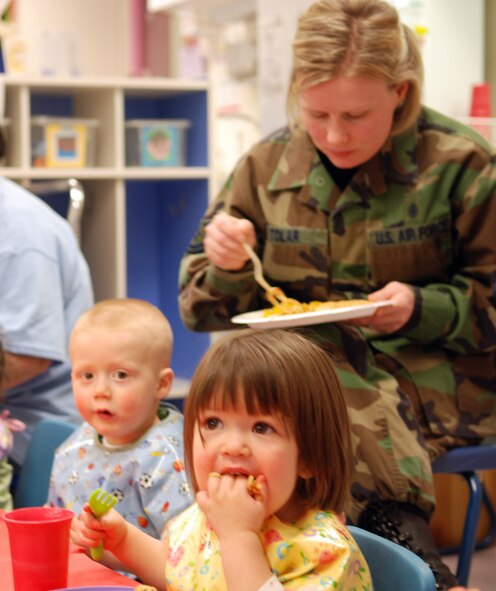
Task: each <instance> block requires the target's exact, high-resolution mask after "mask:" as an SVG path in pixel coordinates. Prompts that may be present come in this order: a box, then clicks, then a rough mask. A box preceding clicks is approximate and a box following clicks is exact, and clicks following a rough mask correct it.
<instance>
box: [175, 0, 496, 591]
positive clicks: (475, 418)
mask: <svg viewBox="0 0 496 591" xmlns="http://www.w3.org/2000/svg"><path fill="white" fill-rule="evenodd" d="M422 74H423V72H422V63H421V57H420V54H419V51H418V48H417V46H416V41H415V38H414V35H413V33H412V32H411V31H410V30H409V29H408V28H407V27H405V26H403V25H401V24H400V22H399V18H398V14H397V11H396V10H395V9H394V8H393V7H392V6H391V5H390V4H389V3H387V2H383V1H380V0H317V1H316V2H315V3H314V4H313V5H312V6H311V7H310V8H309V9H308V10H307V12H306V13H305V14H303V15H302V17H301V18H300V20H299V24H298V30H297V33H296V36H295V40H294V43H293V72H292V80H291V85H290V90H289V96H288V98H289V101H288V104H289V106H290V108H291V110H290V111H291V112H292V113H293V117H292V124H291V126H290V127H288V128H285V129H283V130H280V131H278V132H276V133H274V134H273V135H271V136H270V137H268V138H266V139H264V140H263V141H261V142H260V143H258V144H257V145H256V146H254V147H253V148H252V149H251V150H250V151H249V152H248V153H247V154H246V155H244V156H243V157H242V158H241V160H240V162H239V163H238V165H237V166H236V169H235V170H234V172H233V174H232V175H231V177H230V178H229V179H228V181H227V183H226V185H225V187H224V189H223V190H222V191H221V193H220V194H219V196H218V197H217V199H216V200H215V201H214V203H212V205H211V206H210V207H209V209H208V210H207V212H206V213H205V216H204V218H203V220H202V222H201V225H200V229H199V231H198V234H197V235H196V236H195V237H194V239H193V240H192V242H191V244H190V246H189V248H188V251H187V253H186V254H185V256H184V259H183V261H182V266H181V272H180V298H179V302H180V309H181V314H182V318H183V321H184V323H185V324H186V326H188V327H189V328H191V329H193V330H198V331H213V330H224V329H227V328H234V325H233V324H232V323H231V322H230V318H231V317H232V316H234V315H235V314H238V313H241V312H246V311H249V310H256V309H259V308H262V307H264V306H268V303H267V302H266V301H265V300H264V298H263V293H262V292H261V290H260V288H259V287H258V286H257V284H256V282H255V280H254V276H253V267H252V265H251V263H250V261H249V259H248V256H247V255H246V252H245V250H244V248H243V245H242V243H243V242H248V243H249V244H250V245H252V246H253V247H254V248H255V249H256V251H257V253H258V254H259V256H260V257H261V259H262V261H263V269H264V274H265V276H266V279H267V280H268V282H269V283H270V284H272V285H277V286H280V287H281V288H282V289H283V290H284V292H285V293H286V294H287V295H289V296H290V297H294V298H296V299H298V300H300V301H309V300H328V299H344V298H357V297H363V298H368V299H369V300H372V301H378V300H389V301H390V302H391V304H392V305H391V306H390V307H386V308H381V309H379V310H377V312H376V313H375V314H374V316H372V317H369V318H366V319H364V320H363V321H351V322H348V323H344V322H339V323H332V324H331V323H328V324H323V325H319V326H314V327H312V330H311V331H307V332H306V333H307V334H308V335H309V336H310V337H312V338H315V339H317V340H318V341H319V342H320V343H321V344H322V346H323V347H325V348H326V350H327V351H328V352H329V353H330V354H331V355H332V356H333V358H334V359H335V361H336V363H337V364H338V367H339V371H340V376H341V379H342V382H343V385H344V387H345V390H346V397H347V404H348V409H349V415H350V419H351V424H352V431H353V437H354V450H355V479H354V483H353V487H352V495H353V503H352V506H351V507H350V510H349V515H350V518H351V520H352V521H353V522H354V523H358V524H359V525H360V526H362V527H364V528H366V529H369V530H371V531H374V532H376V533H378V534H380V535H382V536H384V537H387V538H389V539H393V540H395V541H397V542H399V543H401V544H403V545H405V546H407V547H409V548H411V549H413V550H414V551H415V552H417V553H418V554H420V555H421V556H423V558H424V559H425V560H426V561H427V562H428V563H429V564H430V566H431V568H432V569H433V571H434V573H435V575H436V579H437V582H438V587H439V589H448V588H449V587H451V586H452V585H453V584H454V583H455V577H454V576H453V575H452V574H451V573H450V572H449V569H448V568H447V567H446V566H445V565H444V563H443V562H442V561H441V558H440V556H439V553H438V550H437V549H436V547H435V544H434V542H433V539H432V535H431V533H430V530H429V527H428V519H429V516H430V515H431V513H432V511H433V509H434V487H433V478H432V471H431V462H432V460H433V459H434V458H436V457H437V456H439V455H440V454H442V453H443V452H444V451H446V449H448V448H450V447H454V446H460V445H467V444H476V443H478V442H480V441H481V439H482V438H483V437H485V436H487V435H491V434H493V435H494V434H495V433H496V378H495V376H496V313H495V310H494V303H495V296H494V291H493V289H494V288H493V286H494V282H495V279H496V239H495V233H496V232H495V231H496V226H495V222H494V220H495V219H496V200H495V199H494V197H495V196H496V165H495V163H496V154H495V151H494V148H493V147H491V146H490V145H489V144H488V143H487V142H486V141H485V140H484V139H483V138H482V137H480V136H479V135H478V134H476V133H475V132H474V131H472V130H471V129H469V128H467V127H465V126H463V125H461V124H460V123H458V122H456V121H454V120H452V119H450V118H447V117H445V116H443V115H441V114H440V113H437V112H435V111H433V110H431V109H428V108H426V107H422V106H421V105H420V96H421V89H422ZM491 212H492V213H491Z"/></svg>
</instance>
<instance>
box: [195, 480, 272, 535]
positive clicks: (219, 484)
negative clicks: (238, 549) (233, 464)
mask: <svg viewBox="0 0 496 591" xmlns="http://www.w3.org/2000/svg"><path fill="white" fill-rule="evenodd" d="M257 482H258V484H259V485H260V494H259V495H256V498H253V497H252V496H251V495H250V494H249V493H248V488H247V479H246V478H245V477H244V476H235V475H231V474H224V475H222V476H221V475H219V474H217V475H215V474H211V475H210V477H209V479H208V483H207V490H206V491H201V492H199V493H198V494H197V495H196V500H197V502H198V505H199V506H200V508H201V509H202V511H203V512H204V513H205V515H206V517H207V520H208V521H209V523H210V525H211V526H212V527H213V529H214V531H215V533H216V534H217V536H218V538H219V540H221V541H222V539H223V538H224V539H225V538H227V537H229V536H235V535H237V534H239V533H245V532H250V533H254V534H256V533H257V532H258V531H259V530H260V528H261V527H262V524H263V522H264V520H265V517H266V515H265V499H266V497H267V488H266V485H265V479H264V477H263V476H259V477H257Z"/></svg>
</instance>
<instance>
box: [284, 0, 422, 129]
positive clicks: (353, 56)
mask: <svg viewBox="0 0 496 591" xmlns="http://www.w3.org/2000/svg"><path fill="white" fill-rule="evenodd" d="M342 76H346V77H352V76H353V77H355V76H364V77H369V78H374V79H376V80H380V81H382V82H384V83H385V84H386V85H387V86H388V87H391V88H394V87H397V86H398V85H400V84H402V83H404V82H407V83H408V91H407V94H406V96H405V100H404V101H403V103H402V105H400V106H399V107H398V109H397V112H396V116H395V120H394V123H393V129H392V133H393V135H396V134H398V133H401V132H402V131H404V130H406V129H407V128H408V127H410V126H411V125H412V124H413V122H414V121H415V119H416V118H417V116H418V113H419V110H420V99H421V94H422V85H423V65H422V58H421V55H420V51H419V48H418V44H417V41H416V38H415V35H414V33H413V32H412V31H411V29H409V28H408V27H407V26H406V25H403V24H401V22H400V18H399V15H398V11H397V10H396V9H395V8H394V7H393V6H392V5H391V4H390V3H389V2H386V1H384V0H316V1H315V2H314V3H313V4H312V5H311V6H310V7H309V8H308V10H307V11H306V12H305V13H303V14H302V16H301V17H300V19H299V21H298V28H297V32H296V35H295V38H294V41H293V67H292V72H291V81H290V87H289V91H288V112H289V118H290V120H291V121H293V122H295V121H297V119H298V114H297V113H298V109H297V100H296V99H297V96H298V94H299V93H300V92H301V91H302V90H305V89H306V88H308V87H310V86H314V85H316V84H321V83H323V82H328V81H329V80H332V79H334V78H338V77H342Z"/></svg>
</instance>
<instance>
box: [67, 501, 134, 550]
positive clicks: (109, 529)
mask: <svg viewBox="0 0 496 591" xmlns="http://www.w3.org/2000/svg"><path fill="white" fill-rule="evenodd" d="M126 534H127V523H126V521H125V520H124V518H123V517H122V516H121V515H120V514H119V513H118V512H117V511H116V510H115V509H110V511H108V512H107V513H105V515H103V517H101V518H100V519H97V518H96V517H95V516H94V515H93V513H92V512H91V509H90V508H89V505H87V504H86V505H85V506H84V507H83V511H82V513H81V515H80V516H79V518H74V519H73V520H72V523H71V540H72V541H73V542H74V543H75V544H77V545H78V546H82V547H83V548H94V547H96V546H98V545H99V544H100V543H101V542H103V546H104V548H105V549H106V550H110V551H112V550H113V549H114V548H116V547H117V546H118V545H119V544H120V543H121V542H122V541H123V540H124V538H125V537H126Z"/></svg>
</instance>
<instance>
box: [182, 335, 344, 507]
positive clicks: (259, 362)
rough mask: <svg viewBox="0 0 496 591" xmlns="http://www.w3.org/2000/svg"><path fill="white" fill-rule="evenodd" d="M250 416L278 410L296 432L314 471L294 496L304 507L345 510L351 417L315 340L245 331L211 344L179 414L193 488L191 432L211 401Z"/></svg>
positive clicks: (304, 460)
mask: <svg viewBox="0 0 496 591" xmlns="http://www.w3.org/2000/svg"><path fill="white" fill-rule="evenodd" d="M212 402H213V403H215V404H220V406H221V407H222V408H236V405H237V404H238V403H239V402H242V403H244V404H245V405H246V409H247V411H248V412H249V413H257V412H260V413H262V414H271V413H272V414H277V415H278V416H280V417H281V418H282V420H283V421H284V423H285V425H286V428H287V429H288V430H289V432H291V433H294V436H295V440H296V444H297V446H298V450H299V454H300V459H301V462H302V464H303V466H304V467H305V469H306V470H307V471H308V472H309V474H311V477H310V478H309V479H303V478H300V479H299V480H298V483H297V486H296V490H295V493H294V498H295V500H297V501H298V504H299V506H301V508H302V510H306V509H310V508H313V509H327V510H333V511H344V510H345V509H346V506H347V502H348V496H349V490H350V481H351V471H352V455H351V436H350V427H349V420H348V414H347V410H346V405H345V402H344V397H343V392H342V389H341V385H340V383H339V379H338V377H337V374H336V369H335V367H334V364H333V362H332V360H331V359H330V357H329V356H328V355H327V354H326V353H325V352H324V351H323V350H322V349H321V348H320V347H318V346H317V345H316V344H314V343H312V342H311V341H310V340H308V339H307V338H305V337H303V336H302V335H301V334H298V333H296V332H291V331H286V330H280V329H274V330H260V329H259V330H256V329H247V330H243V331H240V332H237V333H235V334H232V335H228V336H227V337H224V338H222V339H220V340H219V341H217V342H216V343H214V344H213V345H212V346H211V347H210V349H209V350H208V351H207V353H206V354H205V356H204V357H203V359H202V360H201V362H200V364H199V365H198V368H197V369H196V371H195V374H194V376H193V379H192V383H191V388H190V391H189V393H188V396H187V398H186V406H185V413H184V447H185V457H186V465H187V468H188V471H189V474H190V478H191V481H192V484H193V487H194V489H195V490H196V491H197V490H198V484H197V482H196V479H195V475H194V474H193V473H192V466H193V457H192V454H193V451H192V448H193V435H194V430H195V429H196V428H197V425H198V418H199V414H200V412H201V410H202V409H203V408H205V407H206V406H208V405H209V404H210V403H212Z"/></svg>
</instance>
